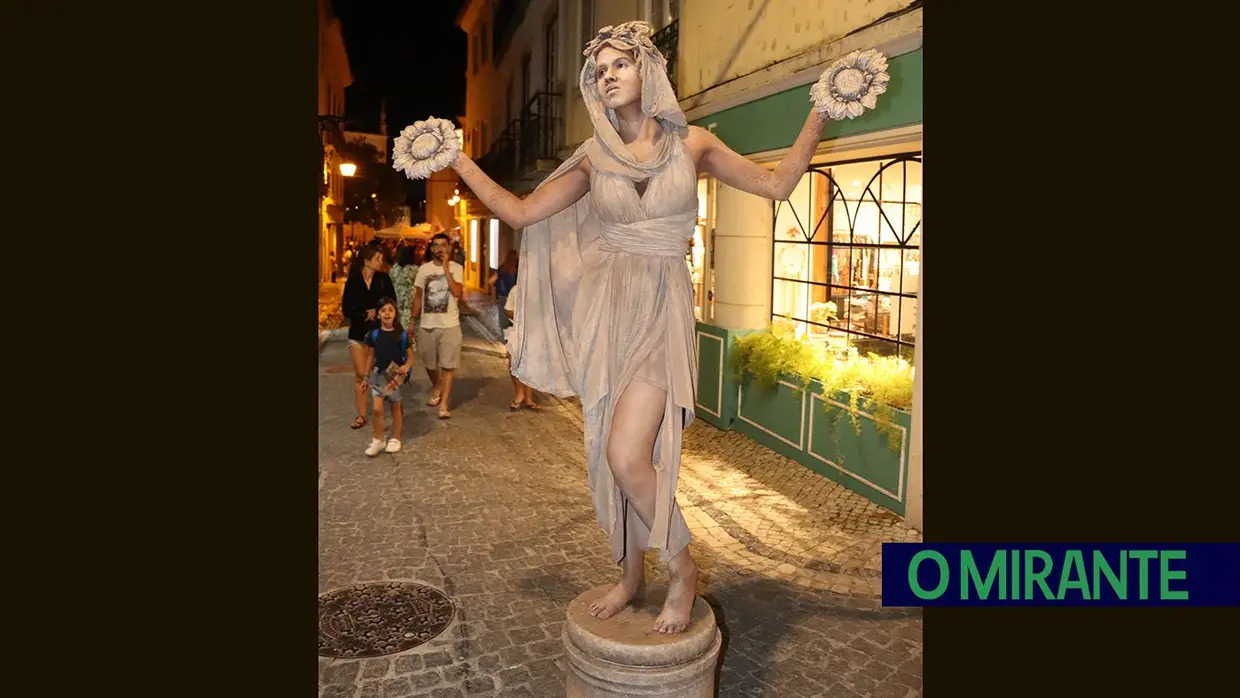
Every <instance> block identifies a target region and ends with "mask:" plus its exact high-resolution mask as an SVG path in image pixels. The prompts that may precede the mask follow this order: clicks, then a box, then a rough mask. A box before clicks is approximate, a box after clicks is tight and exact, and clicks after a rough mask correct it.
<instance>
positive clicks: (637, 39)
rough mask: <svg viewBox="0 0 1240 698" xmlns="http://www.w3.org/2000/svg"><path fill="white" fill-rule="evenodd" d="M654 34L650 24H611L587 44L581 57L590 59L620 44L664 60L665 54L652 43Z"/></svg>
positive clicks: (636, 22) (639, 22) (638, 22)
mask: <svg viewBox="0 0 1240 698" xmlns="http://www.w3.org/2000/svg"><path fill="white" fill-rule="evenodd" d="M653 34H654V28H653V27H651V26H650V24H649V23H648V22H641V21H634V22H625V23H623V24H617V25H616V26H614V27H613V26H611V25H610V24H609V25H607V26H605V27H603V28H602V29H600V30H598V34H596V35H595V36H594V38H593V39H591V40H590V43H588V44H586V48H585V50H584V51H582V52H581V55H583V56H585V57H586V58H590V57H592V56H593V55H594V54H595V53H597V52H598V51H599V50H600V49H602V48H603V47H604V46H607V45H612V46H614V45H615V44H620V45H621V46H624V47H625V48H629V49H636V50H637V51H638V52H640V53H651V54H654V55H655V56H658V57H659V58H663V54H661V53H659V49H657V48H655V47H654V43H653V42H651V41H650V37H651V36H652V35H653ZM612 42H615V44H613V43H612Z"/></svg>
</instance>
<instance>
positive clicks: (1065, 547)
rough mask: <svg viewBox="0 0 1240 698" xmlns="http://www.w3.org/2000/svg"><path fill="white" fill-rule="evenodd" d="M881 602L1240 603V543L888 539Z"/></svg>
mask: <svg viewBox="0 0 1240 698" xmlns="http://www.w3.org/2000/svg"><path fill="white" fill-rule="evenodd" d="M883 605H884V606H1237V605H1240V543H1184V544H1167V543H1133V544H1128V543H1010V544H1001V543H975V544H969V543H964V544H962V543H884V544H883Z"/></svg>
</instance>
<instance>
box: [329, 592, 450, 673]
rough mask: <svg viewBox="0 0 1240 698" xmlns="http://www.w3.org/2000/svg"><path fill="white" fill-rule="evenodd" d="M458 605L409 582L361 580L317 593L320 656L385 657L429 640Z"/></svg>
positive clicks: (440, 593) (446, 622)
mask: <svg viewBox="0 0 1240 698" xmlns="http://www.w3.org/2000/svg"><path fill="white" fill-rule="evenodd" d="M455 612H456V609H455V608H454V607H453V606H452V601H450V600H449V599H448V597H447V596H445V595H444V594H443V592H441V591H439V590H438V589H432V588H431V587H428V586H423V585H421V584H413V583H410V582H378V583H374V584H357V585H354V586H351V587H349V588H347V589H338V590H336V591H331V592H328V593H326V594H323V595H322V596H320V597H319V656H322V657H340V658H343V657H349V658H353V657H381V656H383V655H385V654H395V653H397V652H404V651H405V650H408V649H412V648H414V647H417V646H418V645H421V644H423V643H426V642H429V641H430V640H432V639H433V638H435V637H436V636H437V635H439V634H440V633H442V632H443V631H444V630H445V629H446V628H447V627H448V624H449V623H451V622H452V616H453V615H454V614H455Z"/></svg>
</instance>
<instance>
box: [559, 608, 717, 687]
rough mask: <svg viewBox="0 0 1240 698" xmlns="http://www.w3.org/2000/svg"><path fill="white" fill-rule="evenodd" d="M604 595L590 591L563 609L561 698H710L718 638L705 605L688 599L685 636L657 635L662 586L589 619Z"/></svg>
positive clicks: (715, 627) (681, 634)
mask: <svg viewBox="0 0 1240 698" xmlns="http://www.w3.org/2000/svg"><path fill="white" fill-rule="evenodd" d="M610 589H611V585H607V586H599V587H595V588H593V589H590V590H589V591H587V592H585V593H583V594H582V595H580V596H578V597H577V598H575V599H573V601H572V603H570V604H569V605H568V620H567V622H566V623H565V624H564V635H563V641H564V649H565V652H566V654H567V658H568V671H567V675H568V679H567V685H566V694H567V698H627V697H629V696H662V697H664V698H713V696H714V695H715V667H716V662H717V661H718V658H719V649H720V646H721V644H722V638H721V636H720V634H719V627H718V626H717V625H715V613H714V611H712V610H711V608H710V606H709V605H708V604H707V603H706V601H704V600H703V599H702V597H700V596H699V597H697V598H696V599H694V602H693V615H692V617H691V619H690V622H689V627H688V629H686V630H685V632H683V633H677V634H674V635H663V634H660V633H656V632H655V631H654V630H653V629H652V628H653V626H654V619H655V618H656V617H658V615H659V611H660V610H661V609H662V608H663V599H664V598H666V597H667V587H666V586H664V585H657V586H649V587H647V588H646V594H645V597H644V598H642V599H634V601H633V603H631V604H629V606H628V608H625V609H624V610H623V611H621V612H620V613H618V614H616V615H614V616H612V617H611V618H608V619H607V620H599V619H597V618H594V617H593V616H591V615H590V614H589V608H590V604H592V603H594V601H595V600H597V599H598V598H599V597H601V596H603V594H605V593H607V591H608V590H610Z"/></svg>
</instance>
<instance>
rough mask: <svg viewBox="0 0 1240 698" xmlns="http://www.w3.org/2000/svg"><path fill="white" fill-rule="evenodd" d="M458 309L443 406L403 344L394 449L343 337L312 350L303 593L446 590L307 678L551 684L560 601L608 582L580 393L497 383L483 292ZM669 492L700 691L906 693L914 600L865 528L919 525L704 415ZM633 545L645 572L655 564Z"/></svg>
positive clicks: (404, 683) (555, 677)
mask: <svg viewBox="0 0 1240 698" xmlns="http://www.w3.org/2000/svg"><path fill="white" fill-rule="evenodd" d="M472 301H473V302H472V305H473V306H474V307H475V309H476V310H477V313H476V315H474V316H471V317H469V318H463V322H462V325H463V329H464V331H465V334H466V337H467V339H466V345H465V350H464V351H463V353H462V366H461V368H460V370H459V371H458V378H457V380H456V385H455V387H454V389H453V397H452V404H451V408H452V419H451V420H449V421H440V420H437V419H435V410H434V408H429V407H426V406H425V405H426V400H427V399H428V397H429V385H428V381H427V379H426V374H425V371H424V370H423V367H422V365H421V363H420V362H419V363H418V365H417V367H416V368H415V372H414V379H415V386H416V387H415V391H414V398H413V400H412V402H406V404H405V412H406V418H405V430H404V432H405V433H404V435H403V437H404V450H403V451H401V452H400V453H397V454H393V455H388V454H381V455H380V456H378V457H375V458H367V457H366V456H365V455H364V454H363V453H362V450H363V449H364V448H365V446H366V444H367V443H368V440H369V438H370V435H371V433H372V430H371V428H370V427H369V426H368V427H367V428H366V429H363V430H359V431H353V430H350V429H349V426H348V425H349V422H350V420H351V419H352V418H353V416H354V408H353V406H352V405H353V400H352V393H351V391H352V381H353V378H352V370H351V368H350V364H349V358H348V353H347V348H346V345H345V343H344V342H340V341H333V342H328V343H327V344H326V345H325V346H324V347H323V348H322V350H321V353H320V358H319V433H320V446H319V593H320V594H323V593H327V592H330V591H334V590H337V589H341V588H345V587H348V586H350V585H353V584H359V583H364V582H380V581H411V582H417V583H419V584H424V585H427V586H430V587H433V588H435V589H438V590H440V591H442V592H443V593H444V594H446V595H447V597H448V598H450V599H451V600H452V602H453V604H454V605H455V607H456V613H455V617H454V618H453V619H452V621H451V624H450V625H449V626H448V627H447V629H446V630H445V631H444V632H443V633H442V634H440V635H438V636H437V637H435V638H434V639H432V640H430V641H429V642H427V643H426V644H423V645H421V646H418V647H415V648H414V649H412V650H408V651H406V652H402V653H399V654H395V655H390V656H386V657H379V658H373V659H360V660H350V659H327V658H323V657H320V658H319V684H320V696H322V698H346V697H354V696H356V697H359V698H362V697H364V698H403V697H406V696H428V697H430V698H448V697H455V696H534V697H537V698H547V697H554V696H562V695H563V686H564V667H565V665H564V658H563V651H562V649H561V644H560V632H561V629H562V626H563V619H564V612H565V607H566V605H567V604H568V602H569V601H570V600H571V599H572V598H573V597H575V596H576V595H577V594H578V593H580V592H581V591H584V590H585V589H587V588H588V587H591V586H594V585H598V584H604V583H611V582H613V581H614V580H615V578H616V576H617V574H618V570H617V568H616V567H615V566H614V565H612V564H611V562H610V560H609V554H608V546H607V540H606V537H605V536H604V534H603V532H602V531H601V530H600V529H599V527H598V525H597V523H596V521H595V517H594V512H593V509H592V507H591V503H590V495H589V491H588V487H587V481H586V464H585V454H584V450H583V445H582V421H581V414H580V410H579V409H578V408H577V407H576V406H574V405H573V404H572V403H571V402H569V401H560V400H556V399H554V398H550V397H545V396H544V397H543V398H542V403H543V406H544V409H543V411H542V412H541V413H535V412H531V411H528V410H522V411H519V412H511V411H509V410H508V409H507V405H508V402H509V401H510V400H511V398H512V385H511V382H510V381H509V379H508V376H507V372H506V369H505V362H504V359H503V358H502V353H501V352H502V347H500V346H499V345H498V344H496V343H494V341H493V340H494V336H493V333H495V331H496V328H495V321H494V318H495V311H494V308H493V306H490V305H489V304H488V303H487V301H486V299H482V298H479V297H474V298H473V299H472ZM679 498H680V503H681V506H682V507H683V509H684V513H685V515H686V518H687V519H688V522H689V526H690V528H691V530H692V533H693V535H694V540H693V543H692V547H691V549H692V552H693V555H694V558H695V559H696V560H697V561H698V563H699V565H701V567H702V576H701V581H700V585H699V591H700V592H701V593H702V594H703V595H704V596H705V597H706V598H707V600H708V601H709V602H710V603H711V605H712V606H713V607H714V609H715V612H716V615H717V617H718V621H719V624H720V626H721V628H722V630H723V634H724V650H723V666H722V670H721V673H720V676H719V693H718V695H720V696H724V697H730V696H777V697H779V698H785V697H787V698H795V697H797V696H807V697H808V696H893V697H904V696H919V695H921V689H922V679H921V634H922V633H921V615H920V612H919V611H915V610H906V609H884V608H882V607H881V605H880V602H879V598H878V597H879V592H880V589H881V584H880V580H879V572H880V545H881V544H882V543H883V542H884V541H910V540H920V534H919V533H918V532H916V531H914V530H912V529H910V528H909V527H907V526H906V525H905V524H904V523H903V522H902V521H901V520H900V519H899V518H898V517H896V516H894V515H892V514H890V513H889V512H887V511H885V510H883V509H881V508H879V507H877V506H875V505H874V504H871V503H870V502H869V501H867V500H866V499H864V498H862V497H861V496H859V495H856V494H853V493H852V492H850V491H848V490H846V489H844V488H842V487H840V486H838V485H836V484H834V483H833V482H831V481H830V480H828V479H825V478H823V477H821V476H819V475H817V474H816V473H813V472H811V471H810V470H808V469H806V468H804V467H803V466H801V465H799V464H797V463H795V462H793V461H790V460H788V459H785V458H783V457H782V456H779V455H778V454H776V453H774V452H772V451H770V450H768V449H766V448H764V447H762V446H760V445H758V444H756V443H754V442H752V441H750V440H748V439H746V438H745V437H743V436H741V435H739V434H735V433H731V432H724V431H720V430H719V429H716V428H715V427H713V426H710V425H708V424H706V423H704V422H700V421H699V422H696V423H694V424H693V425H692V426H691V427H690V428H689V430H688V431H687V433H686V437H685V444H684V465H683V467H682V471H681V481H680V490H679ZM647 564H648V566H649V573H650V574H651V575H652V577H651V578H652V579H656V580H658V581H662V580H663V578H664V573H663V572H662V571H660V570H657V569H656V568H655V566H654V556H648V559H647Z"/></svg>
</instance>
